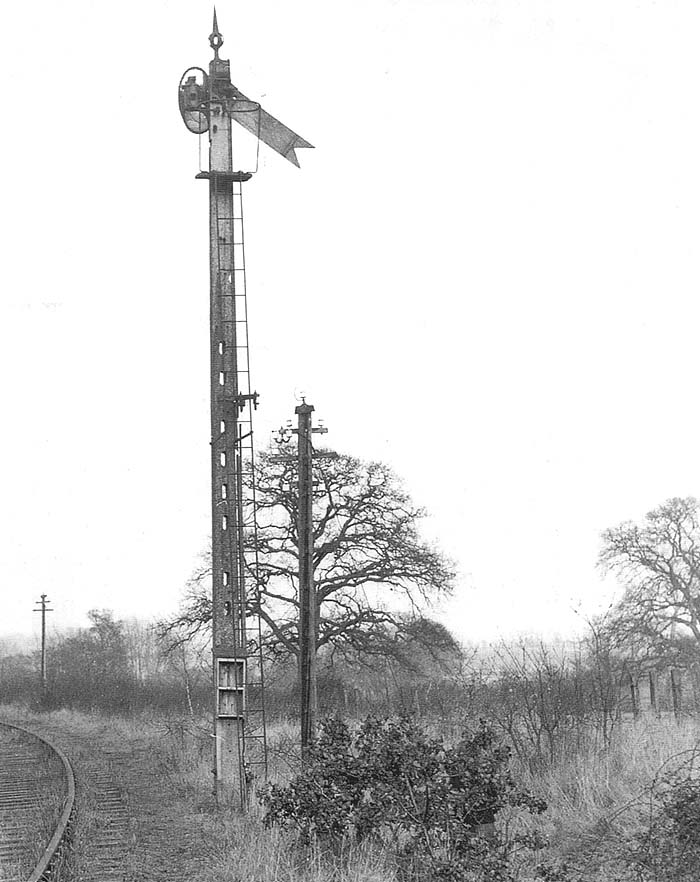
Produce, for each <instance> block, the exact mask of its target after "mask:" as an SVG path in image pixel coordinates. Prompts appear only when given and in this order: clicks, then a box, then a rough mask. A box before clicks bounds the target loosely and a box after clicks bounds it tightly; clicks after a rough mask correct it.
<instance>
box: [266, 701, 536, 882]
mask: <svg viewBox="0 0 700 882" xmlns="http://www.w3.org/2000/svg"><path fill="white" fill-rule="evenodd" d="M509 758H510V751H509V748H508V747H506V746H505V745H503V744H501V743H500V742H499V741H498V739H497V737H496V735H495V733H494V731H493V730H492V729H491V728H490V726H489V725H488V724H487V723H485V722H483V721H482V722H481V723H480V724H479V726H478V727H477V728H476V729H475V730H473V731H470V730H467V731H465V732H463V734H462V736H461V737H460V738H459V739H458V740H457V741H456V743H454V744H452V745H446V744H445V743H444V741H443V740H442V739H440V738H434V737H430V736H428V735H427V734H426V733H425V731H424V730H423V729H422V728H421V727H420V726H419V725H418V724H417V723H415V722H414V721H413V720H412V719H410V718H408V717H402V718H399V719H385V720H379V719H375V718H372V717H369V718H368V719H366V720H365V721H364V722H363V723H361V724H360V725H359V726H357V727H356V728H351V727H349V726H348V725H347V724H346V723H345V722H343V721H342V720H339V719H330V720H326V721H325V722H324V723H323V724H322V726H321V729H320V733H319V735H318V737H317V739H316V742H315V743H314V745H313V747H312V748H311V750H310V754H309V759H308V762H307V764H306V765H305V767H304V768H303V769H302V771H301V772H300V773H299V774H298V775H297V776H296V777H295V778H294V779H293V780H292V781H291V782H290V783H289V784H288V785H286V786H274V785H272V786H269V787H268V789H267V790H266V791H264V792H263V793H262V794H261V797H262V800H263V803H264V805H265V809H266V814H265V823H266V824H267V825H273V824H276V825H279V826H282V827H285V828H287V829H291V830H293V831H295V832H296V833H297V835H298V837H299V839H300V841H301V842H302V843H305V844H308V843H310V842H312V841H318V842H321V843H325V844H327V845H329V846H331V847H333V848H336V849H337V848H338V847H339V846H340V845H342V843H343V842H345V841H346V840H347V839H348V838H354V839H357V840H366V839H374V840H375V841H379V842H381V843H383V844H384V845H385V846H386V847H388V848H390V849H391V850H392V851H393V853H394V854H395V856H396V859H397V867H398V871H399V877H400V878H401V879H404V880H409V879H410V880H422V879H430V880H440V882H467V880H470V882H472V880H473V882H477V880H479V882H481V880H484V882H486V880H489V882H507V880H510V879H514V878H515V876H514V871H513V870H512V866H511V857H512V853H513V850H514V848H515V847H517V846H519V845H531V846H532V845H537V844H538V843H534V842H529V841H526V840H527V837H525V838H523V837H521V838H520V839H517V838H514V837H511V838H510V839H509V841H505V840H504V839H503V838H501V837H499V836H498V834H497V833H496V831H495V828H494V821H495V815H496V813H497V812H498V811H499V810H500V809H502V808H504V807H505V806H516V807H521V808H525V809H527V810H529V811H534V812H542V811H544V810H545V808H546V804H545V803H544V802H543V801H541V800H538V799H536V798H535V797H534V796H533V795H532V794H531V793H529V792H527V791H525V790H523V789H521V788H519V787H517V786H516V784H515V782H514V781H513V778H512V776H511V773H510V771H509V768H508V762H509Z"/></svg>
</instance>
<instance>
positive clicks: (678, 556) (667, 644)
mask: <svg viewBox="0 0 700 882" xmlns="http://www.w3.org/2000/svg"><path fill="white" fill-rule="evenodd" d="M699 506H700V503H699V502H698V500H697V499H694V498H693V497H687V498H684V499H680V498H674V499H669V500H668V501H667V502H665V503H664V504H663V505H660V506H658V508H655V509H654V510H653V511H650V512H649V513H648V514H647V515H646V517H645V518H644V521H643V522H642V523H641V524H635V523H632V522H630V521H627V522H625V523H623V524H620V525H619V526H617V527H614V528H612V529H609V530H606V531H605V532H604V533H603V537H602V538H603V547H602V550H601V553H600V564H601V566H602V567H603V569H604V570H605V571H607V572H611V573H613V574H614V575H616V576H617V577H618V579H619V580H620V581H621V583H622V584H623V585H624V587H625V593H624V595H623V598H622V600H621V601H620V603H619V604H618V605H617V606H616V608H615V610H614V619H615V627H616V630H617V633H618V635H619V636H620V637H621V638H622V639H624V640H625V642H627V643H632V644H634V643H635V642H638V643H640V644H643V645H645V646H646V647H648V648H653V649H655V650H658V651H661V652H667V651H668V650H670V649H672V648H673V647H677V646H678V645H679V643H682V642H683V639H684V638H685V639H686V640H687V639H688V638H689V637H692V639H693V641H694V643H695V644H696V647H697V645H700V522H699Z"/></svg>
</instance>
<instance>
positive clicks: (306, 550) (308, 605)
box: [273, 398, 331, 760]
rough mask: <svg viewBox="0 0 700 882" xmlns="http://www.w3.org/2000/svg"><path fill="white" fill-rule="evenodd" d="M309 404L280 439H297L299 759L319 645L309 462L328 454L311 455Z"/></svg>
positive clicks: (313, 707)
mask: <svg viewBox="0 0 700 882" xmlns="http://www.w3.org/2000/svg"><path fill="white" fill-rule="evenodd" d="M313 412H314V407H313V405H312V404H307V403H306V401H305V399H303V398H302V403H301V404H300V405H299V406H298V407H296V408H295V409H294V413H295V414H296V415H297V428H296V429H280V432H279V434H280V437H281V439H286V438H287V437H288V436H289V435H290V434H294V435H296V436H297V455H296V463H297V488H298V489H297V493H298V504H297V536H298V543H299V546H298V548H299V688H300V695H301V699H300V700H301V756H302V760H303V759H305V758H306V756H307V754H308V751H309V746H310V745H311V742H312V741H313V739H314V736H315V734H316V719H317V716H318V691H317V675H316V646H317V643H318V603H317V601H316V590H315V585H314V523H313V475H312V462H313V460H314V459H316V458H320V457H328V456H331V454H327V453H325V454H324V453H314V449H313V444H312V439H311V436H312V435H314V434H317V433H318V434H325V433H326V432H327V431H328V429H326V428H325V427H324V426H316V427H314V426H313V425H312V417H311V414H312V413H313ZM273 459H274V460H277V461H286V462H289V461H293V460H294V457H291V456H279V457H273Z"/></svg>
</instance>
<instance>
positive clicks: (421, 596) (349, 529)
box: [159, 454, 454, 656]
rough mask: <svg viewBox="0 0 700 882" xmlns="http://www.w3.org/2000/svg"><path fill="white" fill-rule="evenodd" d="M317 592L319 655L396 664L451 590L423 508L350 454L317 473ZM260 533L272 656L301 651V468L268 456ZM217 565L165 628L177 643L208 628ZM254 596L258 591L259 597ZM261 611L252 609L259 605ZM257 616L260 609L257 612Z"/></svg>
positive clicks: (327, 461) (256, 538) (261, 484)
mask: <svg viewBox="0 0 700 882" xmlns="http://www.w3.org/2000/svg"><path fill="white" fill-rule="evenodd" d="M314 472H315V474H314V477H315V485H316V486H315V489H314V556H313V561H314V586H315V595H316V604H317V611H318V616H317V621H318V633H317V635H316V642H317V646H318V647H319V648H322V647H324V646H327V647H329V650H332V651H333V652H336V653H337V652H340V653H344V652H350V653H352V654H357V653H360V654H362V655H365V656H367V655H383V656H398V655H400V653H401V649H402V643H403V641H404V640H406V639H410V640H413V641H415V640H416V637H417V634H418V635H420V633H422V632H425V633H426V634H427V635H428V636H429V633H428V630H427V629H425V628H423V629H422V632H421V630H420V629H417V628H416V626H415V624H413V623H414V622H415V620H416V618H418V617H419V615H420V611H421V610H423V609H425V608H426V607H427V606H428V605H430V603H431V602H432V601H434V600H435V599H437V598H439V597H440V596H441V595H447V594H449V593H450V592H451V590H452V585H453V580H454V570H453V566H452V564H451V562H450V561H448V560H447V559H446V558H445V556H444V555H443V554H442V553H441V552H440V551H439V550H438V549H436V548H435V547H433V546H432V545H431V544H429V543H427V542H426V541H424V540H423V539H422V538H421V536H420V534H419V525H420V521H421V519H422V518H423V517H424V516H425V511H424V510H423V509H421V508H420V507H418V506H416V505H415V504H414V503H413V501H412V500H411V498H410V496H409V495H408V493H407V492H406V491H405V489H404V488H403V486H402V484H401V481H400V480H399V478H398V477H397V476H396V475H395V474H394V472H393V471H392V470H391V469H390V468H389V467H388V466H386V465H384V464H382V463H378V462H363V461H361V460H359V459H356V458H355V457H352V456H348V455H344V454H341V455H337V456H333V457H329V458H323V459H321V458H319V459H318V460H316V461H315V465H314ZM256 479H257V480H256V493H257V503H258V519H259V526H258V530H257V533H255V532H253V531H252V530H249V531H247V541H248V543H249V553H250V556H251V558H252V556H253V555H255V554H256V553H257V559H258V562H259V563H258V581H259V585H260V594H261V600H262V602H261V604H260V606H259V609H255V610H254V611H255V612H259V613H260V615H261V617H262V620H263V622H264V624H265V632H266V636H265V639H266V644H267V648H268V650H269V651H270V652H271V653H272V654H274V655H296V654H297V652H298V642H299V637H298V619H299V600H298V579H297V573H298V547H299V539H298V535H297V492H296V483H295V482H296V477H295V470H294V464H293V463H289V462H279V461H275V460H274V459H272V458H271V456H270V454H263V455H262V456H260V457H259V460H258V466H257V474H256ZM210 584H211V572H210V564H209V563H208V561H207V559H206V558H204V565H203V566H202V567H200V568H199V570H198V572H197V573H196V574H195V575H194V577H193V578H192V579H191V580H190V582H189V583H188V586H187V595H186V597H185V600H184V603H183V606H182V609H181V611H180V613H179V615H178V616H176V617H175V618H174V619H172V620H170V621H165V622H161V623H160V627H159V630H160V634H161V635H162V636H163V637H164V638H166V639H167V640H168V641H169V642H170V643H171V644H172V643H173V642H175V643H177V642H178V640H183V639H184V640H189V639H191V638H192V637H193V636H194V635H195V634H197V633H199V632H201V631H202V629H208V628H209V625H210V620H211V597H210V594H211V592H210ZM251 596H252V592H251ZM251 603H253V601H251ZM251 611H253V610H251Z"/></svg>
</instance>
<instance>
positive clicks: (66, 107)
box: [0, 0, 700, 639]
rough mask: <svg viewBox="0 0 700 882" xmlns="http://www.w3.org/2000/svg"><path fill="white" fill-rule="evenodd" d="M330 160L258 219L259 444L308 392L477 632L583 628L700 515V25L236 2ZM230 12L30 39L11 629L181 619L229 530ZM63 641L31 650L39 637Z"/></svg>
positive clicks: (266, 88)
mask: <svg viewBox="0 0 700 882" xmlns="http://www.w3.org/2000/svg"><path fill="white" fill-rule="evenodd" d="M218 16H219V25H220V29H221V31H222V33H223V35H224V40H225V43H224V46H223V49H222V52H221V54H222V57H224V58H230V59H231V71H232V79H233V82H234V83H235V84H236V85H237V86H238V87H239V88H240V89H241V90H242V91H243V92H245V94H247V95H248V96H249V97H251V98H254V99H260V100H261V101H262V103H263V106H264V107H265V108H266V109H267V110H268V111H269V112H270V113H272V114H274V115H275V116H277V117H278V118H280V119H281V120H282V121H283V122H284V123H286V124H287V125H289V126H290V127H291V128H293V129H294V130H295V131H297V132H299V134H300V135H302V137H304V138H306V139H308V140H309V141H310V142H311V143H313V144H314V145H315V146H316V149H315V150H301V151H299V159H300V162H301V169H296V168H294V167H293V166H292V165H290V164H289V163H287V162H285V161H284V160H283V159H282V158H280V157H279V156H277V155H276V154H274V153H272V152H270V151H268V150H267V149H266V148H262V152H261V165H260V170H259V172H258V174H257V175H256V176H255V177H254V179H253V180H252V181H251V183H250V184H248V185H247V187H246V191H245V216H246V250H247V266H248V294H249V307H250V321H251V324H250V337H251V341H252V352H251V358H252V370H253V385H254V386H255V388H257V390H258V391H259V392H260V394H261V406H260V409H259V411H258V420H257V438H258V444H259V445H263V444H266V443H267V441H268V439H269V435H270V431H271V429H272V428H273V427H275V426H278V425H279V424H280V423H282V422H285V421H286V420H287V419H288V418H289V417H291V416H292V415H293V410H294V407H295V405H296V404H297V403H298V401H297V397H298V395H299V394H300V392H302V391H303V392H305V393H306V395H307V399H308V400H309V401H310V403H312V404H314V405H315V407H316V415H317V416H319V417H321V418H323V419H324V420H325V423H326V425H327V427H328V428H329V433H328V435H327V436H326V438H325V439H324V440H326V441H327V442H328V444H329V445H332V446H334V447H336V448H337V449H339V450H342V451H345V452H348V453H353V454H357V455H359V456H362V457H367V458H375V459H382V460H384V461H386V462H388V463H389V464H391V465H392V466H393V467H394V468H395V469H396V471H397V472H398V473H399V474H400V475H402V476H403V478H404V479H405V482H406V485H407V487H408V489H409V490H410V491H411V492H412V493H413V495H414V497H415V498H416V499H417V500H418V501H419V502H420V503H422V504H423V505H424V506H425V507H426V508H427V509H428V510H429V512H430V513H431V518H430V520H429V522H428V523H427V524H426V530H427V534H428V535H429V536H431V537H433V538H435V539H437V540H439V542H440V544H441V545H442V547H443V548H444V549H445V551H446V552H447V553H449V554H450V555H452V556H453V557H454V558H455V559H456V560H457V562H458V565H459V569H460V578H459V585H458V589H457V592H456V595H455V598H454V600H453V601H452V602H450V603H449V604H448V605H446V606H444V607H443V609H442V611H441V613H440V617H441V619H442V620H443V621H444V622H445V623H446V624H448V626H449V627H451V628H452V629H453V630H454V631H455V632H456V633H457V634H458V635H459V636H460V637H462V638H474V639H491V638H493V637H496V636H498V635H509V634H513V633H516V632H519V631H525V632H544V633H547V634H552V633H557V632H558V633H560V634H569V633H571V632H572V631H573V630H575V629H576V628H578V627H579V626H580V622H581V617H580V615H578V614H577V613H576V612H575V610H579V611H580V612H581V613H583V614H584V615H585V614H590V613H592V612H595V611H596V610H598V609H600V608H601V607H604V606H605V605H606V604H607V603H609V601H610V600H611V599H612V597H613V596H614V591H615V586H614V585H613V584H612V583H604V582H602V581H601V578H600V575H599V573H598V572H597V571H596V567H595V560H596V555H597V552H598V547H599V535H600V532H601V530H603V529H604V528H605V527H608V526H612V525H614V524H616V523H618V522H619V521H621V520H624V519H628V518H633V519H637V518H640V517H642V516H643V515H644V513H645V512H647V511H648V510H650V509H651V508H653V507H654V506H656V505H658V504H659V503H661V502H662V501H664V500H665V499H667V498H668V497H670V496H679V495H680V496H685V495H696V494H700V443H699V442H700V438H699V437H698V436H699V426H698V416H697V412H698V400H697V367H698V356H697V337H698V334H697V318H698V308H697V301H698V296H697V295H698V287H699V283H700V266H699V261H698V258H699V256H700V236H699V234H700V229H699V227H700V219H699V214H698V206H700V198H699V197H700V159H699V157H700V125H699V120H700V102H699V100H698V89H699V86H700V54H698V52H697V38H698V27H699V25H700V8H699V7H698V4H697V2H696V0H665V2H663V3H659V2H653V0H634V2H633V0H614V2H611V0H551V2H547V0H526V2H525V0H523V2H518V0H500V2H497V0H414V2H408V0H371V2H370V0H359V2H353V3H329V2H327V0H325V2H324V0H297V2H294V3H290V2H288V0H285V2H282V0H274V2H271V0H257V2H244V0H237V2H235V3H234V2H228V0H219V3H218ZM210 30H211V4H210V2H208V0H207V2H203V0H187V2H185V0H177V2H175V0H173V2H166V0H147V2H144V0H141V2H138V3H137V2H134V0H122V2H120V3H112V4H107V3H98V2H95V0H91V2H88V0H63V2H61V3H55V2H48V0H33V2H32V3H11V4H7V5H6V8H5V9H4V10H3V33H2V35H1V36H0V50H1V51H2V58H3V72H4V82H3V94H4V100H5V106H6V111H5V113H4V115H3V120H4V125H3V132H2V140H1V142H0V151H2V168H3V172H4V174H3V185H2V203H1V204H2V212H1V222H2V230H1V241H2V251H3V257H2V262H1V263H0V274H1V278H2V294H1V295H0V377H1V378H2V379H1V381H0V382H1V386H2V411H1V413H2V417H3V419H2V432H1V434H0V492H1V498H2V503H1V505H0V534H1V536H2V540H1V547H0V586H1V587H0V592H1V594H0V596H1V597H2V600H1V603H0V632H14V631H30V630H31V629H32V628H33V627H34V628H35V627H36V624H37V622H36V620H37V619H38V616H36V615H33V614H32V612H31V610H32V606H33V601H34V599H35V598H36V597H38V595H39V594H40V593H41V592H42V591H44V592H46V593H47V594H48V595H49V597H50V598H51V599H52V601H53V606H54V608H55V612H53V613H52V614H51V616H52V618H51V621H52V624H53V625H57V626H65V625H75V624H84V623H85V621H86V619H85V613H86V611H87V610H88V609H90V608H92V607H106V608H111V609H113V610H115V611H116V613H117V614H119V615H140V616H144V617H153V616H158V615H162V614H164V613H167V612H169V611H171V610H173V609H174V608H175V607H176V605H177V602H178V599H179V596H180V592H181V589H182V586H183V584H184V582H185V580H186V578H187V576H188V574H189V573H190V571H191V570H192V569H193V567H194V566H195V564H196V559H197V555H198V553H199V552H200V550H201V549H202V548H203V547H204V546H205V545H206V542H207V537H208V535H209V523H208V521H209V502H208V496H209V446H208V441H209V438H208V430H209V426H208V257H207V249H208V239H207V237H208V226H207V210H208V209H207V185H206V184H205V183H202V182H200V181H195V180H194V175H195V174H196V173H197V171H198V154H197V141H198V139H197V137H196V136H194V135H191V134H190V133H189V132H188V131H187V130H186V129H185V127H184V125H183V124H182V122H181V119H180V116H179V113H178V108H177V94H176V92H177V85H178V81H179V78H180V75H181V74H182V72H183V71H184V70H185V69H186V68H187V67H190V66H192V65H198V66H203V67H206V66H207V65H208V62H209V59H210V57H211V50H210V49H209V46H208V42H207V37H208V34H209V32H210ZM33 619H34V620H35V621H32V620H33Z"/></svg>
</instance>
